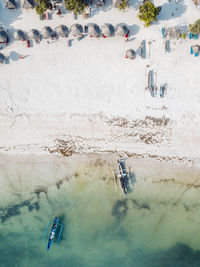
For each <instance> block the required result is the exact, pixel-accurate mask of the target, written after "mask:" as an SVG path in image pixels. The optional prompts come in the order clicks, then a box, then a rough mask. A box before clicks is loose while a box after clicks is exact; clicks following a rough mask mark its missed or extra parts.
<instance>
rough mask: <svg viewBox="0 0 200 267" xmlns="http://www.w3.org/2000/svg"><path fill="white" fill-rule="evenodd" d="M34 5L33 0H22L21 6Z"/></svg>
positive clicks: (28, 6)
mask: <svg viewBox="0 0 200 267" xmlns="http://www.w3.org/2000/svg"><path fill="white" fill-rule="evenodd" d="M34 7H35V2H34V0H24V4H23V8H26V9H28V8H34Z"/></svg>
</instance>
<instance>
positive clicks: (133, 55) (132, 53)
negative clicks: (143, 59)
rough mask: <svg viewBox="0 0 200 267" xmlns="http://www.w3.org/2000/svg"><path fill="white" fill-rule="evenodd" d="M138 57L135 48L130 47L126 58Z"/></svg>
mask: <svg viewBox="0 0 200 267" xmlns="http://www.w3.org/2000/svg"><path fill="white" fill-rule="evenodd" d="M135 57H136V53H135V50H133V49H128V50H127V51H126V58H130V59H134V58H135Z"/></svg>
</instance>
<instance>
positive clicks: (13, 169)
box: [0, 158, 200, 267]
mask: <svg viewBox="0 0 200 267" xmlns="http://www.w3.org/2000/svg"><path fill="white" fill-rule="evenodd" d="M127 164H128V163H127ZM144 164H145V162H143V163H138V164H137V163H136V162H135V163H134V164H133V166H131V167H130V166H129V167H130V168H129V171H130V176H131V180H132V183H133V189H132V190H129V193H128V195H127V196H126V197H124V196H123V194H122V192H121V191H120V190H119V191H116V190H115V187H114V183H113V179H112V168H113V165H112V164H110V163H109V162H108V161H106V160H99V159H95V160H94V159H93V160H91V159H89V160H87V161H83V162H82V163H80V159H79V160H77V162H74V161H73V164H71V165H73V166H72V167H71V170H69V168H70V162H69V161H68V162H65V161H59V160H58V161H57V160H55V159H51V160H49V161H48V160H45V161H43V160H41V159H38V160H37V159H36V158H34V160H24V159H22V160H19V159H18V160H14V159H12V160H6V161H5V162H4V164H2V165H1V166H0V182H1V189H0V200H1V202H0V220H1V222H0V240H1V242H0V267H40V266H41V267H42V266H44V267H45V266H58V267H62V266H63V267H64V266H70V267H112V266H114V267H140V266H141V267H162V266H163V267H168V266H169V267H178V266H180V267H193V266H197V267H199V266H200V197H199V186H198V181H199V180H198V179H199V176H198V173H196V172H194V173H192V172H191V170H189V171H188V172H187V171H185V170H184V171H183V172H181V168H179V169H178V171H177V173H176V167H174V166H173V170H172V173H171V174H170V177H169V174H168V175H167V173H168V172H169V166H168V167H166V169H165V168H157V169H156V168H152V166H153V165H151V164H149V163H147V164H146V166H145V165H144ZM129 165H131V164H129ZM148 173H149V176H148ZM184 174H185V175H186V176H187V177H186V176H185V177H183V176H184ZM163 175H164V176H163ZM176 175H177V177H178V178H177V179H176ZM190 175H191V177H190ZM163 177H165V178H163ZM172 177H173V178H172ZM188 179H189V180H191V183H188V182H187V181H188ZM55 216H57V217H59V218H60V220H61V222H62V223H63V225H64V228H63V233H62V236H61V240H60V243H59V245H58V246H57V245H56V244H55V243H54V244H53V246H52V248H51V249H50V251H47V249H46V247H47V240H46V241H45V242H43V235H44V232H45V228H46V225H47V223H48V221H49V220H52V219H53V218H54V217H55Z"/></svg>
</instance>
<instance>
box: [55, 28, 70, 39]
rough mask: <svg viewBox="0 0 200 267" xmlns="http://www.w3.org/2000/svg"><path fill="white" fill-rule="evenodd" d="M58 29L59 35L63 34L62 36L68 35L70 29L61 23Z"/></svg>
mask: <svg viewBox="0 0 200 267" xmlns="http://www.w3.org/2000/svg"><path fill="white" fill-rule="evenodd" d="M56 30H57V32H58V34H59V36H61V37H67V36H68V33H69V30H68V28H67V26H65V25H60V26H58V27H57V29H56Z"/></svg>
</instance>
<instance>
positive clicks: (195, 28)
mask: <svg viewBox="0 0 200 267" xmlns="http://www.w3.org/2000/svg"><path fill="white" fill-rule="evenodd" d="M189 28H190V32H191V33H193V34H197V33H200V19H198V20H197V21H196V22H195V23H194V24H192V25H190V27H189Z"/></svg>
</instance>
